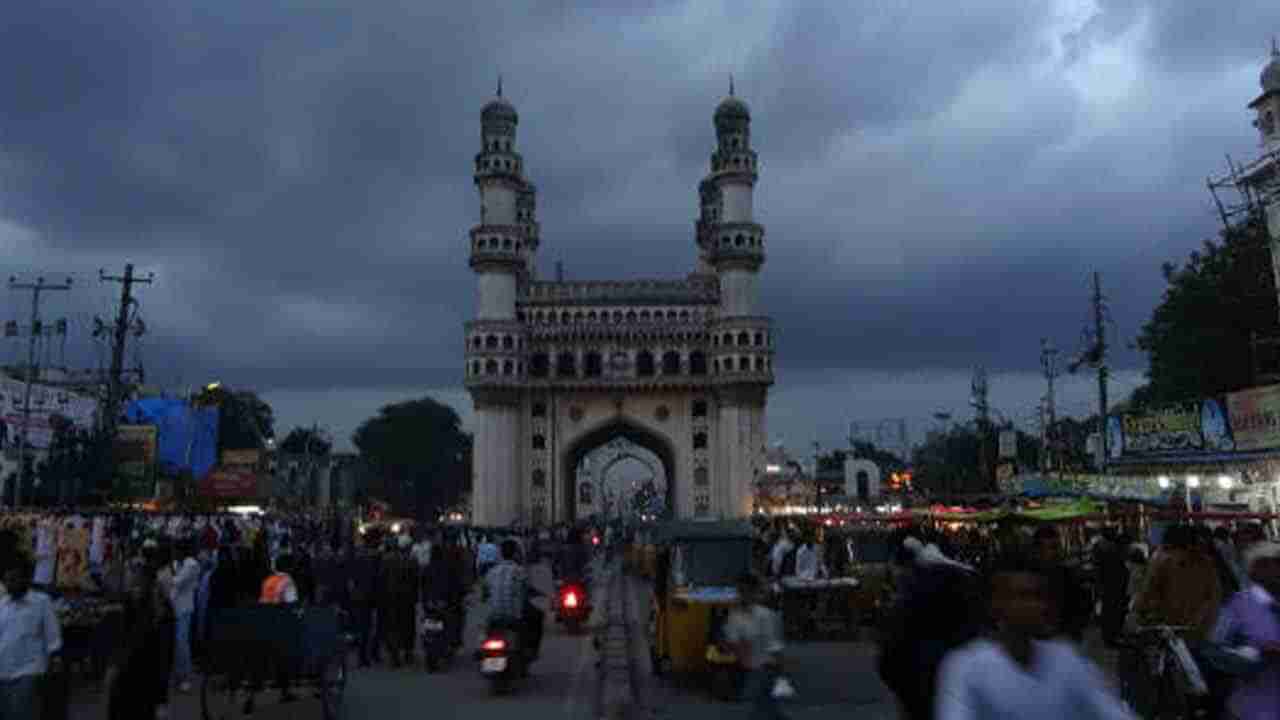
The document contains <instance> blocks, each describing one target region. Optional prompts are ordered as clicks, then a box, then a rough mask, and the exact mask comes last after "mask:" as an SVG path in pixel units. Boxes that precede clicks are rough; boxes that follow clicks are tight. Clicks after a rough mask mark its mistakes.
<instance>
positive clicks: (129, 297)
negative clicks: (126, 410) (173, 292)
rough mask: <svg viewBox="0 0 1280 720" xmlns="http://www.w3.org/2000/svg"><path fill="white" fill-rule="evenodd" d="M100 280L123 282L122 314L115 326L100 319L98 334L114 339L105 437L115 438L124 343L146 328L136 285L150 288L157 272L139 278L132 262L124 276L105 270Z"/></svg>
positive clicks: (104, 417) (102, 271) (99, 274)
mask: <svg viewBox="0 0 1280 720" xmlns="http://www.w3.org/2000/svg"><path fill="white" fill-rule="evenodd" d="M98 277H99V279H100V280H101V281H102V282H104V283H105V282H118V283H120V311H119V313H118V314H117V315H116V320H115V323H114V324H113V325H111V326H109V327H108V326H107V325H106V324H105V323H103V322H102V321H101V320H100V319H99V320H98V321H97V325H98V330H97V331H95V335H97V334H99V331H100V332H102V333H106V332H108V331H109V332H110V334H111V338H112V343H111V375H110V378H109V382H110V384H109V386H108V388H107V404H106V409H105V411H104V416H103V429H104V430H105V431H106V437H108V438H111V437H114V436H115V428H116V422H117V420H118V419H119V418H118V416H119V415H120V402H121V399H122V392H121V390H122V377H123V374H124V357H125V343H126V342H128V340H129V335H130V334H135V335H141V334H142V332H144V331H145V326H144V325H142V324H140V322H139V318H138V316H137V305H138V301H137V300H136V299H135V298H134V297H133V286H134V285H137V284H143V285H150V284H151V282H152V281H153V280H154V279H155V273H148V274H147V276H146V277H138V276H136V275H134V274H133V263H126V264H125V266H124V275H123V276H115V275H108V274H107V271H106V270H99V271H98Z"/></svg>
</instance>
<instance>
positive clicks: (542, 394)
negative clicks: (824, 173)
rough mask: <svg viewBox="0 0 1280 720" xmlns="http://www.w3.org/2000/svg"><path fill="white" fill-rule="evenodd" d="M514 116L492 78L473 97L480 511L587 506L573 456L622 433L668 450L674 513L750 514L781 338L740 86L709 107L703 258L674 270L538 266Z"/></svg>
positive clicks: (497, 519) (574, 512)
mask: <svg viewBox="0 0 1280 720" xmlns="http://www.w3.org/2000/svg"><path fill="white" fill-rule="evenodd" d="M518 123H519V118H518V115H517V113H516V110H515V108H514V107H513V106H512V105H511V103H510V102H508V101H507V100H506V99H504V98H503V97H502V89H501V86H499V89H498V96H497V97H495V98H494V99H493V100H491V101H489V102H488V103H487V104H486V105H485V106H484V108H483V109H482V110H481V113H480V126H481V127H480V140H481V147H480V152H479V154H477V155H476V158H475V183H476V187H477V188H478V189H479V191H480V222H479V224H477V225H475V226H474V227H473V228H472V229H471V232H470V245H471V260H470V265H471V268H472V270H473V271H474V272H475V273H476V278H477V287H478V297H477V307H476V317H475V319H474V320H472V321H471V322H469V323H467V325H466V383H467V387H468V389H469V390H470V392H471V396H472V399H473V401H474V403H475V409H476V422H475V451H474V458H475V460H474V486H473V501H472V503H473V517H472V519H473V522H475V523H476V524H478V525H488V526H495V525H508V524H511V523H515V522H522V523H523V522H529V523H534V524H537V523H541V522H558V521H571V520H574V519H575V518H577V517H579V516H580V515H584V514H586V513H589V512H590V511H591V510H592V509H594V508H593V505H594V503H593V501H592V499H591V498H590V497H589V496H590V494H591V491H590V488H591V484H590V481H589V480H586V479H580V478H579V477H578V469H579V468H580V467H582V466H583V462H582V461H583V459H584V458H585V457H586V456H587V455H588V454H590V453H591V452H592V451H594V450H595V449H597V448H600V447H602V446H605V445H607V444H609V443H610V442H611V441H613V440H615V439H618V438H624V439H626V440H628V441H630V442H631V443H633V444H634V445H638V446H640V447H641V448H644V449H645V450H647V451H648V452H649V453H651V454H652V455H653V456H656V457H657V458H658V459H659V460H660V462H661V465H662V473H661V475H662V476H663V479H664V480H665V487H666V494H667V503H668V508H669V512H671V513H672V514H673V515H675V516H677V517H692V518H714V517H739V516H745V515H748V514H749V513H750V512H751V505H752V487H751V484H752V480H753V478H754V476H755V475H756V472H757V471H758V470H759V467H758V466H759V465H761V464H762V462H763V460H762V452H763V446H764V440H765V417H764V416H765V403H766V397H767V391H768V388H769V386H770V385H772V383H773V351H774V344H773V332H772V327H771V325H770V321H769V318H768V317H766V316H764V315H763V314H762V313H761V311H760V310H759V308H757V307H756V277H757V274H758V272H759V270H760V267H761V265H762V264H763V263H764V259H765V258H764V228H763V227H762V226H761V225H759V224H757V223H756V222H755V218H754V210H753V190H754V186H755V182H756V179H757V169H758V166H757V160H756V153H755V151H754V150H752V149H751V116H750V112H749V111H748V109H747V105H746V104H745V103H744V102H742V100H740V99H738V98H737V97H734V96H733V90H732V87H731V88H730V95H729V97H727V98H725V99H724V100H723V101H722V102H721V103H720V105H719V106H718V107H717V108H716V111H715V116H714V125H715V131H716V140H717V143H716V146H715V149H714V150H713V152H712V154H711V169H710V172H709V174H708V175H707V176H706V178H705V179H704V180H703V181H702V182H701V184H700V186H699V188H698V191H699V197H700V201H701V202H700V205H701V214H700V216H699V218H698V220H697V221H696V223H695V227H694V233H693V245H694V248H695V249H696V255H697V257H696V265H695V267H694V270H693V272H692V273H690V274H688V275H687V276H686V277H683V278H676V279H652V280H620V281H608V280H602V281H575V282H559V281H555V282H553V281H546V280H541V279H539V278H538V277H537V273H536V268H535V261H536V258H537V252H538V249H539V247H540V245H541V242H542V238H541V228H540V225H539V223H538V221H537V190H536V188H535V187H534V185H533V184H532V183H531V182H529V181H528V180H527V179H526V174H525V170H526V168H525V164H524V158H523V157H522V156H521V155H520V153H519V152H518V151H517V143H516V128H517V125H518ZM619 251H620V255H619V257H620V258H623V257H625V254H624V249H623V248H619ZM622 269H623V268H622V267H620V270H622ZM584 490H585V494H586V496H587V497H586V498H584V497H583V495H584ZM584 499H586V500H587V502H585V503H584V502H583V500H584Z"/></svg>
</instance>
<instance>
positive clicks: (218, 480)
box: [200, 466, 258, 498]
mask: <svg viewBox="0 0 1280 720" xmlns="http://www.w3.org/2000/svg"><path fill="white" fill-rule="evenodd" d="M200 494H201V495H203V496H205V497H215V498H251V497H257V496H258V474H257V473H256V472H254V471H253V470H252V469H250V468H244V467H227V466H220V467H216V468H214V469H213V470H210V471H209V474H208V475H205V476H204V479H202V480H200Z"/></svg>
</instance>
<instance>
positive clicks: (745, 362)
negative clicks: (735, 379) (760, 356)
mask: <svg viewBox="0 0 1280 720" xmlns="http://www.w3.org/2000/svg"><path fill="white" fill-rule="evenodd" d="M738 369H739V370H741V371H743V372H746V371H747V370H750V369H751V358H749V357H745V356H744V357H740V358H738Z"/></svg>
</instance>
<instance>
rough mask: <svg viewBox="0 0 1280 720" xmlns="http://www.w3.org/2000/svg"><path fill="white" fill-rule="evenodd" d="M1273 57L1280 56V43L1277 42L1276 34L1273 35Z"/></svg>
mask: <svg viewBox="0 0 1280 720" xmlns="http://www.w3.org/2000/svg"><path fill="white" fill-rule="evenodd" d="M1271 57H1280V45H1277V44H1276V36H1275V35H1272V36H1271Z"/></svg>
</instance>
